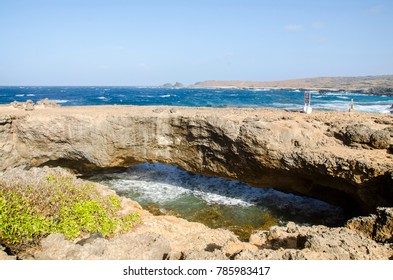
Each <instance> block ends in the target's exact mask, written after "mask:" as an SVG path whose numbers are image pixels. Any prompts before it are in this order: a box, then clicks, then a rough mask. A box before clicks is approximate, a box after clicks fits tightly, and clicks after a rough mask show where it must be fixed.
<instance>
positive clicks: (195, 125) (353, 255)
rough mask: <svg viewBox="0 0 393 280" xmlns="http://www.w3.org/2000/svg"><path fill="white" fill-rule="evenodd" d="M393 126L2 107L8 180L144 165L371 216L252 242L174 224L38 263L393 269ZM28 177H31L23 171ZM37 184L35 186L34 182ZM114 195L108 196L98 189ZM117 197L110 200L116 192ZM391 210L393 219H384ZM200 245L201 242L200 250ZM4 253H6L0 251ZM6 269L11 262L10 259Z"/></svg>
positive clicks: (149, 110) (348, 117) (58, 252)
mask: <svg viewBox="0 0 393 280" xmlns="http://www.w3.org/2000/svg"><path fill="white" fill-rule="evenodd" d="M392 140H393V116H391V115H380V114H366V113H347V112H313V114H311V115H305V114H302V113H300V112H287V111H282V110H270V109H235V108H227V109H208V108H182V107H173V108H172V107H133V106H102V107H67V108H49V107H47V108H46V107H42V108H41V107H38V108H36V109H35V110H34V111H26V110H22V109H18V108H14V107H10V106H1V107H0V147H1V149H0V157H1V158H2V161H1V162H0V171H3V172H4V173H2V174H1V176H3V177H4V176H6V174H7V173H8V172H12V169H13V168H21V169H18V170H20V172H22V169H24V170H34V169H32V168H34V167H41V168H42V167H43V166H62V167H67V168H69V169H72V170H73V171H74V172H77V173H79V174H89V173H92V172H97V171H100V172H103V171H105V170H108V169H113V168H123V167H128V166H131V165H135V164H138V163H143V162H162V163H167V164H173V165H177V166H179V167H181V168H183V169H186V170H188V171H191V172H194V173H199V174H203V175H213V176H219V177H224V178H231V179H236V180H239V181H243V182H245V183H248V184H250V185H252V186H254V187H275V188H277V189H279V190H282V191H285V192H291V193H296V194H302V195H307V196H311V197H316V198H319V199H322V200H325V201H327V202H330V203H334V204H339V205H341V206H343V207H345V209H346V210H347V211H348V213H352V214H353V213H363V214H368V213H372V215H371V216H367V217H363V218H355V219H352V220H351V221H349V222H348V224H347V226H346V227H342V228H327V227H324V226H313V227H303V226H298V225H295V224H292V223H290V224H288V225H287V226H286V227H273V228H271V229H270V230H269V231H260V232H255V233H254V234H253V235H251V238H250V240H249V242H242V241H240V240H239V239H238V238H237V237H236V235H234V234H233V233H232V232H229V231H226V230H222V229H209V228H207V227H206V226H204V225H202V224H198V223H190V222H187V221H185V220H182V219H179V218H176V217H172V216H153V215H151V214H150V213H148V212H147V211H145V210H143V209H142V208H141V207H140V206H139V205H138V204H137V203H135V202H133V201H130V200H128V199H125V198H122V207H124V208H125V209H126V208H130V209H131V208H132V209H134V210H135V211H138V212H139V213H140V214H141V217H142V220H143V224H141V225H138V226H136V227H135V228H133V230H132V231H131V232H129V233H128V234H125V235H120V236H117V237H115V238H113V239H104V238H100V237H99V235H98V236H92V237H86V238H85V239H83V240H77V241H70V240H66V239H65V238H64V237H63V236H61V235H56V234H55V235H50V236H48V237H47V238H45V239H43V240H42V242H41V247H40V248H36V250H34V252H31V253H26V255H25V256H22V258H34V259H389V258H392V256H393V253H392V245H391V242H392V228H393V227H392V210H391V208H386V207H391V206H393V171H392V170H393V155H392V152H393V151H392V147H393V146H392V144H393V141H392ZM23 172H29V171H23ZM26 176H30V175H26ZM98 188H102V189H105V187H102V186H101V187H98ZM107 191H109V190H107ZM381 207H385V208H381ZM191 241H192V242H191ZM0 249H1V248H0ZM0 258H9V256H8V255H7V254H6V253H5V252H2V251H0Z"/></svg>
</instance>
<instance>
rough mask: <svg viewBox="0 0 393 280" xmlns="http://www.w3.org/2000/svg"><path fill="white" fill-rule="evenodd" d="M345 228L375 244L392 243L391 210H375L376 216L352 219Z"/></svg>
mask: <svg viewBox="0 0 393 280" xmlns="http://www.w3.org/2000/svg"><path fill="white" fill-rule="evenodd" d="M346 226H347V227H348V228H350V229H353V230H355V231H357V232H359V233H361V234H363V235H364V236H366V237H368V238H370V239H373V240H375V241H377V242H389V243H393V208H384V207H381V208H377V212H376V214H373V215H370V216H367V217H356V218H353V219H351V220H349V221H348V222H347V225H346Z"/></svg>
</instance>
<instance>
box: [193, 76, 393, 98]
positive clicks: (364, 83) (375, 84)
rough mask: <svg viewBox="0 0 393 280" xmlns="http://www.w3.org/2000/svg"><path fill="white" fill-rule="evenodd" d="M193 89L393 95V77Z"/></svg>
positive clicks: (229, 83) (209, 84) (222, 84)
mask: <svg viewBox="0 0 393 280" xmlns="http://www.w3.org/2000/svg"><path fill="white" fill-rule="evenodd" d="M190 87H192V88H274V89H307V90H317V91H322V92H323V91H348V92H362V93H373V94H393V75H381V76H359V77H318V78H305V79H296V80H283V81H273V82H262V81H205V82H198V83H196V84H194V85H192V86H190Z"/></svg>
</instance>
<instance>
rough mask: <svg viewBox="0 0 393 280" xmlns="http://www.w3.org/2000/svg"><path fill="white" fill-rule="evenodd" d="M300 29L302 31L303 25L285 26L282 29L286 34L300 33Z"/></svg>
mask: <svg viewBox="0 0 393 280" xmlns="http://www.w3.org/2000/svg"><path fill="white" fill-rule="evenodd" d="M302 29H303V25H301V24H287V25H286V26H285V27H284V30H285V31H286V32H298V31H300V30H302Z"/></svg>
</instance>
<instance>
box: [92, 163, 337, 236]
mask: <svg viewBox="0 0 393 280" xmlns="http://www.w3.org/2000/svg"><path fill="white" fill-rule="evenodd" d="M90 179H91V180H94V181H98V182H100V183H102V184H104V185H107V186H109V187H110V188H111V189H113V190H115V191H116V192H117V193H118V194H119V195H121V196H125V197H129V198H131V199H133V200H135V201H138V202H139V203H140V204H141V205H142V206H143V207H144V208H146V209H148V210H149V211H151V212H152V213H154V214H169V215H175V216H178V217H182V218H184V219H187V220H189V221H196V222H202V223H204V224H206V225H207V226H209V227H212V228H227V229H230V230H232V231H234V232H235V233H237V234H238V235H239V236H241V237H244V238H247V236H248V235H249V233H250V232H251V231H253V230H255V229H268V228H269V227H270V226H273V225H283V224H286V223H287V222H289V221H293V222H295V223H298V224H307V225H313V224H323V225H329V226H336V225H340V224H342V223H343V221H344V213H343V210H342V209H341V208H340V207H337V206H333V205H330V204H327V203H325V202H323V201H320V200H316V199H312V198H308V197H302V196H297V195H293V194H286V193H283V192H279V191H276V190H274V189H271V188H253V187H250V186H248V185H246V184H243V183H240V182H238V181H232V180H225V179H221V178H214V177H206V176H202V175H196V174H192V173H189V172H187V171H184V170H181V169H179V168H177V167H174V166H169V165H163V164H158V163H157V164H148V163H145V164H140V165H137V166H134V167H130V168H128V169H127V171H126V172H122V173H112V174H104V175H103V174H101V175H96V176H94V177H92V178H90Z"/></svg>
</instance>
